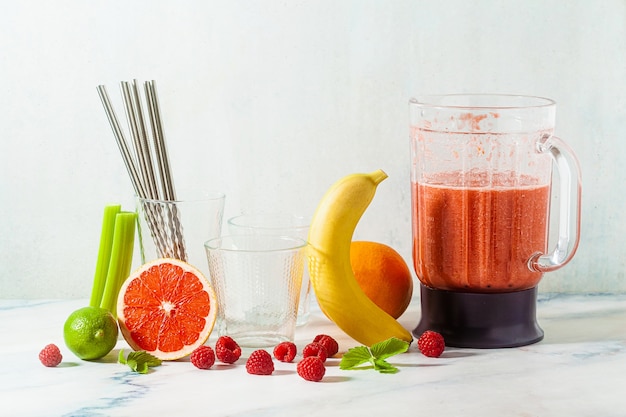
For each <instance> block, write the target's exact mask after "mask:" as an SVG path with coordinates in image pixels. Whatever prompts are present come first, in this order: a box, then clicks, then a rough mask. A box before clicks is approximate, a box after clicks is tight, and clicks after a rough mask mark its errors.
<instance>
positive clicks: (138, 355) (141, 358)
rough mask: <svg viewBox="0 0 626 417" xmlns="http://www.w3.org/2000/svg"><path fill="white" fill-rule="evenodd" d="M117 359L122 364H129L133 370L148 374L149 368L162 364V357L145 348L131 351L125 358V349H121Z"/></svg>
mask: <svg viewBox="0 0 626 417" xmlns="http://www.w3.org/2000/svg"><path fill="white" fill-rule="evenodd" d="M117 361H118V362H119V363H121V364H122V365H128V367H129V368H130V369H131V370H132V371H134V372H138V373H140V374H146V373H148V369H149V368H151V367H153V366H159V365H161V359H159V358H157V357H156V356H154V355H152V354H150V353H148V352H146V351H145V350H137V351H134V352H130V353H129V354H128V356H127V357H126V358H124V349H120V354H119V356H118V357H117Z"/></svg>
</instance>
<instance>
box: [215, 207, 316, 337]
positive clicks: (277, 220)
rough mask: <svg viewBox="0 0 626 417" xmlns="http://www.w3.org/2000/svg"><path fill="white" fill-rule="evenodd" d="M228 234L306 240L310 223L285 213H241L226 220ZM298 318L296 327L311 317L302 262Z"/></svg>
mask: <svg viewBox="0 0 626 417" xmlns="http://www.w3.org/2000/svg"><path fill="white" fill-rule="evenodd" d="M227 223H228V232H229V233H231V234H234V235H243V234H254V235H273V236H290V237H297V238H300V239H303V240H306V239H307V238H308V234H309V224H310V221H309V219H307V218H306V217H304V216H298V215H295V214H287V213H243V214H240V215H238V216H235V217H231V218H230V219H228V222H227ZM304 262H305V265H304V272H303V274H302V286H301V289H300V301H299V302H298V318H297V321H296V326H303V325H305V324H306V323H307V322H308V320H309V316H310V315H311V297H312V295H311V281H310V279H309V271H308V267H307V265H306V259H305V260H304Z"/></svg>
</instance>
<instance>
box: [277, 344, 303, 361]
mask: <svg viewBox="0 0 626 417" xmlns="http://www.w3.org/2000/svg"><path fill="white" fill-rule="evenodd" d="M297 351H298V348H296V345H295V344H294V343H292V342H282V343H279V344H278V345H276V347H275V348H274V357H275V358H276V359H278V360H279V361H281V362H291V361H293V358H295V357H296V352H297Z"/></svg>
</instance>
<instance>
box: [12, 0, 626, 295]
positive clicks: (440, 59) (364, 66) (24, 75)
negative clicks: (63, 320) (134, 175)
mask: <svg viewBox="0 0 626 417" xmlns="http://www.w3.org/2000/svg"><path fill="white" fill-rule="evenodd" d="M0 51H1V58H0V97H1V98H0V122H1V126H2V130H1V131H0V140H1V141H2V149H1V150H0V198H1V199H2V204H1V206H0V207H1V209H0V214H1V217H0V218H1V220H0V298H22V297H28V298H50V297H53V298H56V297H87V296H88V293H89V288H90V286H91V279H92V275H93V270H94V267H95V260H96V254H97V245H98V238H99V229H100V220H101V214H102V208H103V207H104V205H105V204H107V203H109V202H120V203H123V204H124V206H125V208H126V209H132V208H133V206H132V188H131V187H130V183H129V180H128V176H127V175H126V172H125V170H124V168H123V165H122V162H121V158H120V155H119V152H118V150H117V148H116V145H115V142H114V139H113V135H112V133H111V131H110V128H109V126H108V124H107V121H106V118H105V115H104V111H103V110H102V107H101V104H100V101H99V99H98V96H97V93H96V86H97V85H98V84H106V85H107V87H108V89H109V93H110V95H111V96H112V98H113V99H114V105H115V106H116V109H118V112H119V115H120V117H123V116H122V106H121V101H120V94H119V87H118V85H119V82H120V81H122V80H131V79H133V78H137V79H139V80H148V79H156V80H157V82H158V87H159V93H160V98H161V102H162V105H163V112H164V117H165V128H166V134H167V139H168V144H169V147H170V152H171V155H172V165H173V169H174V175H175V180H176V182H177V184H178V186H179V188H185V186H187V185H204V186H206V187H207V188H212V189H219V190H222V191H224V192H225V193H226V194H227V203H226V216H227V217H228V216H231V215H234V214H237V213H239V212H240V211H241V210H259V209H265V210H268V209H276V208H281V209H283V210H288V211H294V212H300V213H303V214H305V215H310V214H312V212H313V210H314V209H315V206H316V204H317V202H318V200H319V198H320V197H321V195H322V194H323V193H324V191H325V190H326V188H327V187H328V186H329V185H330V184H331V183H332V182H334V181H335V180H336V179H338V178H340V177H341V176H343V175H346V174H348V173H352V172H358V171H370V170H374V169H377V168H382V169H384V170H385V171H387V173H388V174H389V179H388V180H386V181H385V182H383V183H382V184H381V186H380V187H379V191H378V194H377V196H376V198H375V200H374V202H373V203H372V205H371V207H370V209H369V210H368V211H367V212H366V214H365V215H364V217H363V218H362V221H361V223H360V225H359V227H358V229H357V232H356V235H355V237H356V238H359V239H368V240H379V241H383V242H386V243H388V244H391V245H392V246H394V247H395V248H396V249H398V250H399V251H400V252H401V253H402V254H403V255H404V256H405V258H406V260H407V261H408V262H411V260H410V258H411V248H410V246H411V235H410V195H409V192H410V190H409V158H408V151H409V148H408V105H407V103H408V100H409V98H410V97H411V96H412V95H415V94H418V93H448V92H507V93H519V94H533V95H541V96H548V97H551V98H553V99H555V100H556V101H557V102H558V106H559V107H558V110H557V133H558V134H559V135H560V136H561V137H563V138H564V139H565V140H566V141H568V142H569V143H570V145H571V146H572V147H573V148H574V150H575V151H576V152H577V153H578V156H579V159H580V162H581V165H582V168H583V181H584V193H583V227H582V241H581V244H580V248H579V252H578V254H577V256H576V257H575V258H574V260H573V261H572V262H571V263H570V264H569V265H567V266H566V267H565V268H564V269H563V270H561V271H558V272H554V273H551V274H550V275H549V276H546V278H545V279H544V280H543V281H542V284H541V285H542V289H543V290H544V291H567V292H614V291H619V292H624V291H626V279H625V276H624V273H625V270H626V265H625V263H626V261H625V260H626V245H625V244H624V236H625V235H626V222H625V221H624V220H623V214H622V213H623V211H624V209H625V208H626V188H625V186H624V184H626V145H625V141H624V134H623V133H622V132H623V125H624V123H625V122H626V59H625V58H626V3H625V2H624V1H623V0H604V1H602V2H593V1H583V0H579V1H572V0H548V1H544V0H531V1H514V0H511V1H496V0H493V1H488V0H483V1H474V2H467V1H438V2H437V1H425V0H424V1H408V0H407V1H400V0H395V1H394V0H392V1H386V0H379V1H361V0H353V1H348V0H333V1H330V0H328V1H326V0H324V1H278V0H276V1H270V0H265V1H182V2H171V1H134V2H128V1H122V0H113V1H94V2H83V1H78V0H62V1H55V2H49V1H44V0H41V1H32V0H30V1H21V2H12V3H10V5H5V6H4V7H3V12H2V13H1V14H0Z"/></svg>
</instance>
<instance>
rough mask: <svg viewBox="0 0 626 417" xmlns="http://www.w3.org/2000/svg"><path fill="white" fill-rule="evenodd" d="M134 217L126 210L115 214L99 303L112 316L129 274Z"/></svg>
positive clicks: (133, 235)
mask: <svg viewBox="0 0 626 417" xmlns="http://www.w3.org/2000/svg"><path fill="white" fill-rule="evenodd" d="M136 218H137V215H136V214H135V213H133V212H127V211H122V212H120V213H118V214H117V216H115V231H114V233H113V247H112V248H111V260H110V262H109V270H108V273H107V277H106V285H105V287H104V294H103V296H102V302H101V303H100V307H102V308H104V309H107V310H109V311H110V312H111V313H112V314H113V316H117V314H116V313H117V296H118V293H119V291H120V287H121V286H122V284H123V283H124V281H125V280H126V278H128V275H129V274H130V267H131V265H132V261H133V247H134V244H135V221H136Z"/></svg>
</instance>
